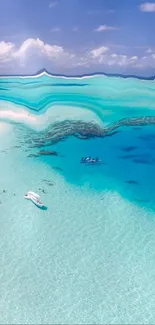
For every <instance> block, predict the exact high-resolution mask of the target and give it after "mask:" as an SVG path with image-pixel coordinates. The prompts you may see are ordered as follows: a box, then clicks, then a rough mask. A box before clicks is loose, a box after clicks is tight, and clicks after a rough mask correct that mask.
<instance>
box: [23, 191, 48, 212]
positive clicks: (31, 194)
mask: <svg viewBox="0 0 155 325" xmlns="http://www.w3.org/2000/svg"><path fill="white" fill-rule="evenodd" d="M24 198H25V199H27V200H31V201H32V202H33V203H34V204H35V205H36V206H37V207H39V208H42V207H43V206H44V204H43V203H42V202H41V201H40V195H38V194H37V193H34V192H32V191H29V192H27V193H26V194H25V195H24Z"/></svg>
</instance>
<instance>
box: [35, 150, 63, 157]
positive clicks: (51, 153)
mask: <svg viewBox="0 0 155 325" xmlns="http://www.w3.org/2000/svg"><path fill="white" fill-rule="evenodd" d="M38 155H39V156H58V153H57V152H56V151H50V150H40V151H39V152H38Z"/></svg>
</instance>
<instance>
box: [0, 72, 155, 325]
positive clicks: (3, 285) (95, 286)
mask: <svg viewBox="0 0 155 325" xmlns="http://www.w3.org/2000/svg"><path fill="white" fill-rule="evenodd" d="M154 108H155V82H154V80H139V79H136V78H123V77H112V76H111V77H110V76H104V75H94V76H85V77H81V78H80V77H79V78H78V77H74V78H73V77H63V76H62V77H61V76H52V75H49V74H48V73H45V72H44V73H41V74H39V75H36V76H25V77H24V76H21V77H20V76H18V77H11V76H10V77H0V171H1V177H0V184H1V185H0V211H1V213H0V296H1V298H0V323H3V324H38V323H39V324H51V323H52V324H153V323H154V319H155V309H154V306H155V287H154V281H155V263H154V261H155V113H154ZM89 156H91V157H99V159H100V160H101V162H102V163H101V164H81V163H80V160H81V158H82V157H89ZM30 190H31V191H34V192H36V193H39V194H40V196H41V200H42V201H43V203H44V204H45V207H46V208H45V209H39V208H38V207H36V206H35V205H34V204H33V203H32V202H30V201H28V200H25V199H24V198H23V196H24V194H25V193H26V192H28V191H30Z"/></svg>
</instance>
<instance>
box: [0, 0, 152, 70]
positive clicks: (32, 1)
mask: <svg viewBox="0 0 155 325" xmlns="http://www.w3.org/2000/svg"><path fill="white" fill-rule="evenodd" d="M154 31H155V3H154V2H152V1H148V2H145V1H140V0H124V1H123V0H121V1H120V0H117V1H116V0H1V1H0V73H1V74H4V73H7V74H8V73H34V72H36V71H37V70H39V69H42V68H46V69H48V70H49V71H51V72H53V73H65V74H81V73H92V72H99V71H100V72H109V73H125V74H132V73H134V74H137V75H155V41H154Z"/></svg>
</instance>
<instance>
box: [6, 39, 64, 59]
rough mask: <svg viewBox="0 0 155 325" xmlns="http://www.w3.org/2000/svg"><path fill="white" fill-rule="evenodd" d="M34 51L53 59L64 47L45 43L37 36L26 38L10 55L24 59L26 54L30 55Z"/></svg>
mask: <svg viewBox="0 0 155 325" xmlns="http://www.w3.org/2000/svg"><path fill="white" fill-rule="evenodd" d="M34 51H35V55H37V54H42V55H44V56H46V57H47V58H49V59H55V58H57V57H58V56H59V55H62V54H63V53H64V49H63V48H62V47H61V46H57V45H49V44H45V43H44V42H43V41H41V40H40V39H39V38H37V39H33V38H28V39H27V40H26V41H24V42H23V43H22V45H21V46H20V47H19V48H18V49H17V50H16V51H14V52H13V53H12V56H13V57H14V58H22V59H23V58H24V59H25V57H26V56H27V55H31V53H32V52H34Z"/></svg>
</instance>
